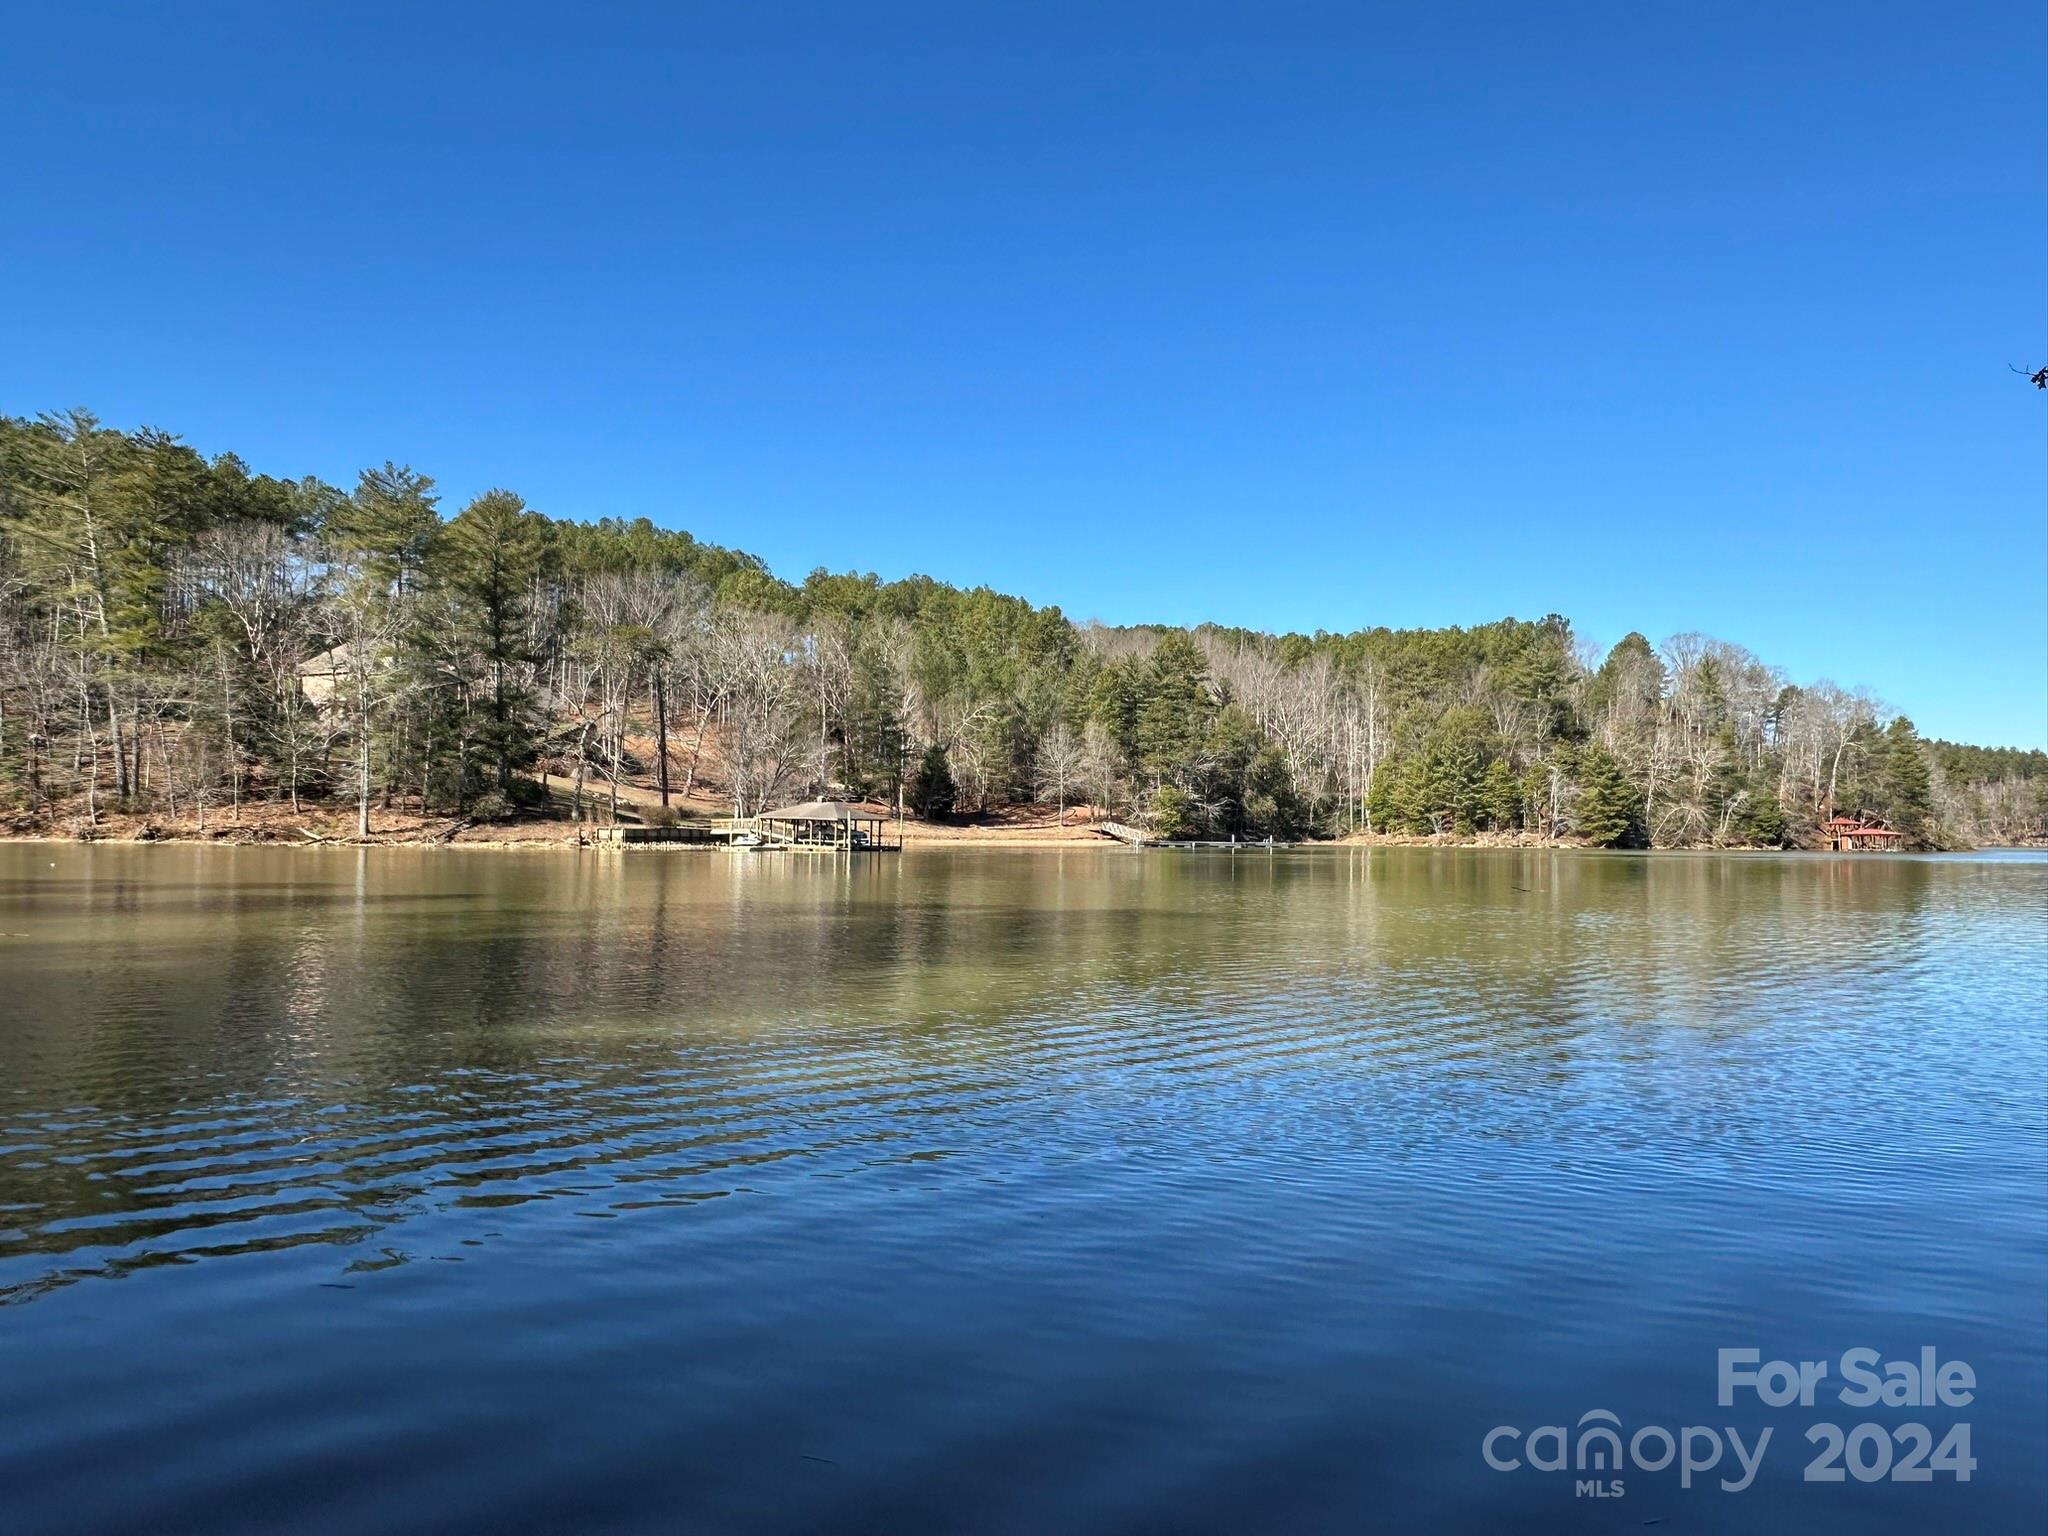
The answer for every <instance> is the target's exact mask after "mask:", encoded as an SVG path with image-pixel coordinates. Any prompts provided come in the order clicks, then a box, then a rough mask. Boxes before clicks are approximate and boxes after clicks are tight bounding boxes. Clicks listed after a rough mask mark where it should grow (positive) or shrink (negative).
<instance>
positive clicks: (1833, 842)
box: [1824, 816, 1906, 853]
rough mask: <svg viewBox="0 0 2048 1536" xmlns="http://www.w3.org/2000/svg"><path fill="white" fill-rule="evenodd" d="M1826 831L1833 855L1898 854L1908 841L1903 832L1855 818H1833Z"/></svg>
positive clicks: (1829, 848)
mask: <svg viewBox="0 0 2048 1536" xmlns="http://www.w3.org/2000/svg"><path fill="white" fill-rule="evenodd" d="M1824 830H1825V831H1826V833H1827V840H1828V850H1829V851H1830V852H1831V853H1896V852H1898V850H1899V849H1900V848H1901V847H1903V846H1904V845H1905V841H1906V834H1905V833H1903V832H1894V831H1893V830H1892V829H1891V828H1890V827H1886V826H1880V825H1879V824H1877V823H1876V822H1869V821H1858V820H1857V819H1856V818H1855V817H1854V816H1835V817H1832V818H1830V819H1829V821H1828V823H1827V826H1826V828H1825V829H1824Z"/></svg>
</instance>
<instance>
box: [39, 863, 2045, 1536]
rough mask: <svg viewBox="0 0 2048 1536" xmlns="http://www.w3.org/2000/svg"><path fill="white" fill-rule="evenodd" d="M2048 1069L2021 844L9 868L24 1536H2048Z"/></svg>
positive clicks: (2038, 885)
mask: <svg viewBox="0 0 2048 1536" xmlns="http://www.w3.org/2000/svg"><path fill="white" fill-rule="evenodd" d="M2044 1036H2048V862H2044V861H2043V860H2042V859H2041V858H2039V857H2031V856H1981V857H1973V858H1957V859H1933V858H1929V859H1898V858H1882V857H1874V856H1856V857H1848V858H1828V857H1784V858H1773V857H1712V856H1702V857H1689V856H1681V855H1660V856H1656V857H1635V856H1622V855H1614V856H1602V855H1580V854H1562V853H1560V854H1551V853H1526V854H1522V853H1481V852H1423V851H1391V852H1373V853H1360V852H1338V851H1315V852H1306V853H1299V854H1279V855H1265V854H1261V855H1256V856H1251V857H1246V856H1238V857H1237V858H1235V859H1232V858H1231V857H1230V856H1228V855H1216V856H1208V855H1171V854H1136V853H1130V852H1127V851H1121V850H1119V851H1105V852H1103V853H1100V854H1097V853H1093V852H1066V853H1054V852H1044V851H1034V852H1017V853H1000V852H977V853H960V854H944V853H912V854H907V855H905V856H903V857H902V858H900V859H867V860H858V861H851V862H848V861H841V860H835V859H830V858H819V859H795V858H787V857H782V858H778V857H774V856H757V857H753V858H744V857H731V856H725V855H715V854H699V853H674V854H660V853H634V854H627V855H624V856H620V855H611V856H602V855H594V854H583V855H575V854H570V853H565V852H537V853H530V854H515V853H493V852H473V853H464V852H458V851H449V850H436V851H403V850H378V851H370V852H364V853H358V852H353V851H340V850H277V851H266V850H257V849H245V850H228V849H179V848H125V849H124V848H110V847H92V848H71V847H61V848H60V847H42V846H27V845H13V846H5V847H0V1531H4V1532H6V1533H7V1536H16V1533H27V1532H35V1533H40V1532H56V1531H77V1532H94V1533H103V1532H120V1531H143V1530H150V1531H162V1530H207V1531H224V1532H225V1531H252V1532H255V1531H266V1532H267V1531H275V1530H278V1529H281V1528H289V1529H293V1530H305V1531H333V1532H347V1533H357V1532H363V1531H372V1530H374V1531H419V1532H448V1531H505V1530H513V1529H520V1530H526V1529H551V1530H565V1531H567V1530H573V1531H579V1532H580V1531H603V1530H650V1531H662V1532H669V1531H791V1532H799V1531H802V1532H813V1531H826V1530H861V1531H876V1532H915V1531H953V1530H958V1531H975V1532H988V1531H993V1532H1008V1531H1014V1532H1045V1531H1054V1530H1057V1531H1105V1532H1108V1531H1191V1532H1202V1531H1215V1532H1243V1531H1259V1532H1264V1531H1361V1530H1376V1529H1403V1530H1418V1529H1428V1530H1446V1531H1475V1532H1476V1531H1486V1532H1498V1531H1503V1530H1539V1531H1541V1530H1588V1529H1590V1530H1612V1531H1623V1530H1629V1531H1633V1530H1639V1529H1641V1528H1643V1527H1644V1526H1646V1525H1649V1524H1651V1523H1653V1522H1659V1523H1662V1524H1664V1525H1666V1526H1668V1527H1669V1528H1670V1529H1671V1530H1673V1531H1753V1530H1766V1529H1784V1530H1801V1531H1808V1530H1811V1531H1859V1532H1860V1531H1879V1532H1885V1531H1909V1530H1910V1531H1920V1530H1924V1529H1925V1528H1926V1527H1927V1525H1928V1524H1929V1523H1930V1522H1939V1523H1940V1524H1941V1525H1942V1526H1943V1527H1945V1528H1948V1529H1954V1530H1986V1531H2011V1530H2031V1529H2035V1528H2038V1526H2039V1523H2040V1520H2041V1517H2042V1516H2043V1514H2044V1513H2048V1471H2044V1462H2048V1227H2044V1201H2048V1039H2044ZM1923 1345H1932V1346H1934V1347H1936V1348H1937V1349H1938V1350H1939V1352H1940V1355H1941V1357H1942V1358H1943V1359H1957V1360H1961V1361H1965V1362H1967V1363H1968V1364H1969V1365H1970V1367H1971V1368H1972V1370H1973V1371H1974V1373H1975V1377H1976V1379H1977V1382H1978V1389H1977V1391H1976V1392H1975V1394H1974V1400H1973V1402H1972V1403H1971V1404H1970V1405H1969V1406H1968V1407H1967V1408H1963V1409H1954V1408H1947V1407H1937V1408H1923V1409H1914V1410H1904V1409H1891V1408H1883V1407H1880V1408H1877V1409H1852V1408H1848V1407H1844V1406H1842V1405H1840V1404H1839V1403H1837V1402H1835V1401H1834V1400H1833V1398H1832V1395H1831V1392H1832V1390H1833V1384H1832V1383H1831V1384H1830V1387H1829V1389H1828V1395H1824V1396H1823V1398H1822V1400H1821V1402H1820V1403H1819V1405H1818V1406H1817V1407H1816V1408H1814V1409H1803V1408H1799V1407H1796V1406H1795V1407H1791V1408H1786V1409H1772V1408H1768V1407H1765V1406H1763V1405H1761V1404H1760V1403H1758V1402H1757V1401H1756V1400H1755V1398H1754V1397H1753V1396H1748V1397H1745V1398H1744V1399H1743V1400H1741V1401H1738V1402H1737V1403H1736V1404H1735V1405H1734V1406H1732V1407H1728V1408H1722V1407H1719V1406H1718V1405H1717V1404H1716V1401H1715V1396H1716V1377H1715V1366H1716V1356H1715V1352H1716V1350H1717V1349H1719V1348H1723V1347H1728V1348H1735V1347H1745V1346H1747V1347H1755V1348H1758V1349H1760V1350H1761V1351H1762V1353H1763V1355H1764V1356H1765V1357H1766V1358H1774V1357H1786V1358H1794V1359H1797V1358H1808V1359H1825V1360H1830V1361H1836V1360H1838V1359H1839V1357H1840V1355H1841V1354H1842V1352H1843V1351H1845V1350H1848V1349H1852V1348H1855V1347H1858V1346H1869V1347H1872V1348H1875V1349H1878V1350H1880V1351H1881V1352H1882V1353H1883V1355H1884V1356H1885V1357H1887V1358H1889V1357H1893V1356H1904V1357H1912V1356H1916V1355H1917V1353H1918V1351H1919V1349H1920V1348H1921V1346H1923ZM1594 1409H1607V1410H1609V1411H1610V1412H1611V1413H1612V1414H1613V1415H1614V1416H1615V1417H1616V1418H1618V1419H1619V1420H1620V1422H1621V1424H1622V1425H1623V1429H1624V1433H1625V1434H1633V1433H1634V1432H1635V1431H1636V1430H1638V1429H1640V1428H1643V1427H1645V1426H1653V1425H1658V1426H1668V1427H1669V1428H1671V1429H1672V1430H1673V1431H1678V1430H1680V1429H1681V1428H1682V1427H1683V1426H1689V1425H1690V1426H1713V1427H1716V1429H1717V1433H1718V1432H1719V1431H1720V1430H1722V1429H1725V1428H1727V1427H1733V1428H1735V1429H1736V1430H1737V1432H1738V1433H1739V1434H1740V1435H1741V1436H1742V1437H1743V1439H1744V1441H1745V1443H1746V1444H1753V1443H1754V1441H1755V1439H1756V1436H1757V1433H1758V1432H1759V1431H1761V1430H1762V1429H1763V1428H1765V1427H1769V1428H1771V1429H1772V1441H1771V1443H1770V1444H1769V1445H1768V1446H1767V1447H1766V1451H1765V1454H1764V1458H1763V1460H1762V1463H1761V1467H1760V1470H1759V1472H1758V1474H1757V1476H1756V1478H1755V1481H1754V1483H1753V1485H1752V1486H1750V1487H1749V1488H1748V1489H1747V1490H1746V1491H1743V1492H1739V1493H1729V1492H1723V1491H1722V1490H1720V1489H1719V1488H1718V1487H1717V1486H1716V1479H1717V1478H1719V1477H1720V1476H1722V1475H1723V1474H1724V1473H1727V1472H1729V1470H1730V1469H1732V1467H1733V1465H1734V1463H1733V1460H1732V1458H1731V1459H1729V1460H1728V1461H1727V1462H1726V1463H1725V1465H1724V1466H1723V1467H1722V1468H1719V1469H1717V1470H1716V1471H1714V1472H1711V1473H1708V1474H1704V1475H1703V1476H1701V1477H1700V1478H1697V1479H1695V1482H1694V1486H1693V1487H1691V1488H1690V1489H1687V1488H1682V1487H1681V1486H1680V1485H1679V1472H1678V1469H1677V1468H1676V1467H1673V1468H1671V1469H1669V1470H1666V1471H1663V1472H1650V1471H1642V1470H1638V1469H1635V1468H1629V1469H1627V1470H1626V1471H1625V1473H1624V1474H1623V1475H1624V1479H1625V1489H1624V1493H1623V1496H1622V1497H1620V1498H1618V1499H1614V1498H1608V1499H1596V1498H1592V1497H1589V1496H1580V1495H1578V1494H1576V1493H1575V1480H1574V1478H1573V1477H1572V1476H1571V1475H1570V1474H1569V1473H1567V1474H1563V1475H1559V1474H1550V1473H1542V1472H1537V1471H1535V1470H1532V1469H1531V1468H1530V1467H1528V1466H1526V1465H1524V1466H1523V1467H1521V1468H1519V1469H1517V1470H1515V1471H1512V1472H1496V1471H1494V1470H1491V1469H1490V1468H1489V1467H1488V1466H1487V1465H1486V1463H1485V1462H1484V1461H1483V1460H1482V1457H1481V1442H1482V1440H1483V1438H1484V1437H1485V1436H1486V1434H1487V1432H1488V1431H1489V1430H1490V1429H1492V1428H1494V1427H1495V1426H1501V1425H1508V1426H1516V1427H1519V1428H1521V1429H1523V1430H1528V1429H1534V1428H1536V1427H1538V1426H1541V1425H1545V1424H1559V1425H1564V1426H1576V1425H1577V1424H1578V1423H1579V1420H1580V1418H1581V1416H1582V1415H1584V1414H1586V1413H1587V1412H1589V1411H1590V1410H1594ZM1823 1420H1828V1421H1834V1422H1837V1423H1839V1424H1840V1425H1841V1426H1842V1427H1843V1428H1844V1430H1847V1429H1850V1428H1853V1427H1854V1426H1855V1425H1856V1424H1858V1423H1860V1422H1864V1421H1872V1422H1877V1423H1879V1424H1880V1425H1881V1426H1883V1427H1884V1428H1885V1429H1886V1430H1887V1431H1889V1430H1890V1429H1892V1428H1894V1427H1896V1426H1899V1425H1903V1424H1905V1423H1907V1422H1908V1421H1911V1420H1918V1421H1922V1422H1924V1423H1926V1424H1927V1425H1928V1426H1929V1428H1930V1430H1931V1431H1933V1437H1934V1438H1935V1439H1939V1438H1941V1436H1942V1435H1943V1434H1944V1433H1945V1432H1946V1431H1947V1430H1948V1429H1949V1428H1951V1427H1952V1426H1953V1425H1955V1424H1957V1423H1961V1422H1967V1423H1969V1424H1970V1426H1971V1430H1970V1434H1971V1441H1972V1447H1971V1448H1972V1454H1973V1456H1974V1459H1975V1460H1976V1462H1977V1466H1976V1469H1975V1471H1974V1473H1973V1474H1972V1476H1971V1479H1970V1481H1969V1482H1968V1483H1963V1484H1959V1483H1957V1482H1956V1481H1954V1480H1953V1479H1952V1478H1951V1477H1949V1476H1947V1475H1943V1474H1937V1475H1936V1476H1935V1478H1934V1480H1933V1481H1931V1482H1927V1483H1918V1484H1913V1483H1905V1484H1901V1483H1895V1482H1891V1481H1889V1480H1884V1481H1878V1482H1872V1483H1864V1482H1860V1481H1857V1480H1856V1479H1854V1478H1849V1479H1846V1480H1845V1481H1844V1482H1843V1483H1841V1484H1809V1483H1806V1482H1804V1481H1803V1480H1802V1475H1801V1474H1802V1469H1803V1468H1804V1467H1805V1466H1806V1464H1807V1462H1808V1461H1809V1460H1811V1458H1812V1457H1813V1456H1814V1454H1815V1453H1816V1447H1815V1446H1814V1445H1812V1444H1810V1443H1809V1442H1808V1441H1807V1440H1806V1438H1805V1431H1806V1428H1807V1427H1808V1426H1809V1425H1811V1424H1813V1423H1816V1422H1820V1421H1823ZM1587 1475H1590V1474H1587Z"/></svg>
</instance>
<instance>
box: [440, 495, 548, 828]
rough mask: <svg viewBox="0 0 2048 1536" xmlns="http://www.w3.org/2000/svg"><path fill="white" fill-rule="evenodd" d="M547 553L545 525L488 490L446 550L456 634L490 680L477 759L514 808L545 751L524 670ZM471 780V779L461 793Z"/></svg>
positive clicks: (449, 536)
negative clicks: (521, 777) (517, 787)
mask: <svg viewBox="0 0 2048 1536" xmlns="http://www.w3.org/2000/svg"><path fill="white" fill-rule="evenodd" d="M546 549H547V523H546V521H545V520H544V519H543V518H541V517H539V516H538V515H536V514H535V513H532V512H529V511H528V510H527V509H526V503H525V502H523V501H522V500H520V499H519V497H517V496H515V495H514V494H513V493H512V492H510V491H486V492H485V493H484V494H483V495H481V496H479V497H477V499H476V500H475V501H472V502H471V503H470V504H469V505H468V506H466V507H464V508H463V509H462V511H461V512H460V513H459V514H458V515H457V516H456V518H455V520H454V521H453V522H451V523H450V524H449V525H448V528H447V532H446V537H445V539H444V540H443V542H442V545H441V551H440V559H441V565H442V568H443V570H444V571H445V572H446V576H447V581H448V585H449V588H450V589H451V591H452V592H453V593H454V595H455V605H454V606H455V620H456V624H457V626H458V628H457V635H458V636H459V638H460V640H461V642H462V644H463V646H464V648H465V649H466V650H468V651H470V652H471V653H472V654H474V655H475V656H476V657H477V659H478V660H479V661H480V663H481V665H482V668H483V673H484V678H483V683H484V695H485V697H484V704H485V711H486V714H485V720H484V722H483V724H482V726H481V728H480V729H478V730H477V731H475V732H474V733H473V738H474V741H475V752H476V757H477V759H478V761H479V763H480V765H481V767H482V769H483V772H484V774H485V775H486V776H487V777H488V778H489V780H490V782H491V783H492V784H493V785H494V786H495V787H496V789H497V792H498V794H499V795H500V796H502V797H503V799H504V802H505V803H506V804H507V805H508V806H509V805H510V803H511V801H512V798H513V792H514V791H513V775H514V774H515V773H517V772H519V771H521V770H523V769H525V768H526V767H528V766H529V765H530V764H531V763H532V762H533V760H534V758H535V757H536V756H537V755H538V752H539V738H540V724H539V720H538V718H537V717H536V715H535V713H534V708H533V696H532V691H531V689H529V688H528V687H527V686H525V684H524V682H523V681H522V678H523V675H524V674H523V671H522V664H523V663H525V662H527V661H529V660H531V659H532V656H533V637H532V633H531V625H530V612H529V609H530V606H531V601H532V595H533V587H534V583H535V581H536V580H537V579H538V577H539V575H540V571H541V564H542V560H543V558H544V557H545V553H546ZM467 779H468V775H467V774H466V773H465V774H464V781H465V782H464V785H463V791H466V789H467ZM459 792H460V791H459Z"/></svg>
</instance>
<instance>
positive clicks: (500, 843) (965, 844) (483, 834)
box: [0, 817, 2048, 857]
mask: <svg viewBox="0 0 2048 1536" xmlns="http://www.w3.org/2000/svg"><path fill="white" fill-rule="evenodd" d="M397 819H398V820H399V821H400V824H399V825H396V826H386V827H383V828H373V830H372V832H371V835H370V836H369V837H368V838H366V839H365V838H358V837H356V836H355V835H354V832H353V829H352V828H350V829H349V830H347V831H342V830H339V829H335V828H331V827H330V828H325V829H322V828H320V826H319V824H317V823H315V824H312V825H309V824H308V823H306V822H303V821H294V822H290V823H286V824H283V825H280V824H279V823H278V822H277V821H275V820H274V819H273V820H266V821H264V822H261V823H258V824H254V825H241V826H237V825H234V824H232V823H229V824H220V825H209V826H207V827H206V828H205V829H203V830H202V829H200V828H199V827H198V826H196V825H177V824H171V825H165V824H163V823H161V822H143V823H141V824H136V825H127V824H110V825H107V826H105V827H102V828H100V829H98V830H96V831H94V832H93V833H91V834H90V835H80V834H79V833H78V832H67V831H64V830H62V829H57V828H47V827H46V828H36V829H20V828H8V829H0V842H12V843H32V844H44V845H67V846H74V847H78V846H92V845H98V844H105V845H108V846H113V847H123V848H139V847H154V846H159V845H162V846H172V847H184V848H326V849H333V848H415V849H434V848H454V849H494V850H498V851H503V852H524V851H536V852H571V853H573V852H578V851H582V852H597V851H600V850H599V848H598V845H597V843H596V840H595V838H594V837H592V836H591V834H592V833H594V832H595V831H597V830H598V828H597V827H596V826H594V825H589V824H586V825H585V827H584V828H583V829H582V831H583V835H582V836H581V837H580V838H579V836H578V829H577V828H576V827H575V826H574V825H573V824H569V825H565V824H563V823H560V822H513V823H508V824H470V823H465V822H461V821H454V820H449V819H436V820H432V821H425V822H423V821H421V820H420V819H419V818H416V817H405V818H397ZM894 830H895V824H894V823H891V831H892V833H893V832H894ZM902 838H903V844H904V848H905V850H906V851H908V852H918V851H940V850H947V851H950V850H960V849H973V848H991V849H993V848H1001V849H1055V850H1060V851H1070V850H1076V849H1105V850H1107V849H1116V848H1121V847H1123V846H1124V845H1123V844H1121V843H1119V842H1117V841H1116V840H1115V839H1113V838H1111V837H1109V836H1107V835H1105V834H1103V833H1100V832H1098V831H1096V830H1095V829H1094V828H1093V827H1092V826H1089V825H1082V824H1075V825H1067V826H1058V825H1051V826H1025V827H1016V826H1002V825H995V826H984V825H975V824H971V823H970V824H949V823H931V822H919V821H905V822H904V823H903V824H902ZM2044 846H2048V844H2040V843H2025V842H2020V843H2010V844H1983V845H1980V846H1978V847H1975V848H1967V849H1947V850H1918V851H1921V852H1930V851H1931V852H1958V853H1987V852H1995V851H2001V850H2025V849H2039V848H2041V847H2044ZM1282 847H1283V848H1295V849H1330V850H1341V849H1359V848H1364V849H1374V848H1414V849H1439V850H1443V849H1475V850H1490V851H1495V852H1525V853H1526V852H1571V851H1580V852H1613V851H1622V852H1638V853H1648V852H1655V853H1807V852H1825V851H1826V850H1819V849H1797V848H1793V849H1784V848H1761V847H1741V846H1723V847H1718V848H1717V847H1712V846H1708V845H1699V846H1695V847H1685V848H1658V849H1633V850H1627V849H1624V850H1611V849H1593V848H1590V847H1589V845H1588V844H1586V843H1585V842H1584V841H1582V840H1576V839H1567V838H1541V837H1536V836H1533V835H1530V834H1509V835H1502V834H1490V833H1482V834H1479V835H1477V836H1473V837H1422V836H1415V835H1412V834H1406V833H1354V834H1352V835H1351V836H1348V837H1342V838H1319V839H1312V840H1305V841H1302V842H1299V843H1292V844H1286V845H1282ZM1262 849H1263V844H1261V843H1260V842H1259V841H1257V840H1252V839H1248V840H1246V841H1244V842H1242V843H1241V844H1240V845H1239V849H1238V851H1242V852H1254V851H1261V850H1262ZM603 851H607V852H616V851H621V850H616V849H608V850H603ZM623 851H626V852H631V853H634V854H636V855H637V854H642V853H649V852H665V853H675V852H686V851H697V850H694V849H678V848H674V847H657V848H640V847H634V848H629V849H626V850H623ZM706 851H713V850H706ZM1159 851H1168V850H1159ZM1219 851H1221V850H1219ZM1838 856H1839V857H1860V856H1861V855H1838Z"/></svg>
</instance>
